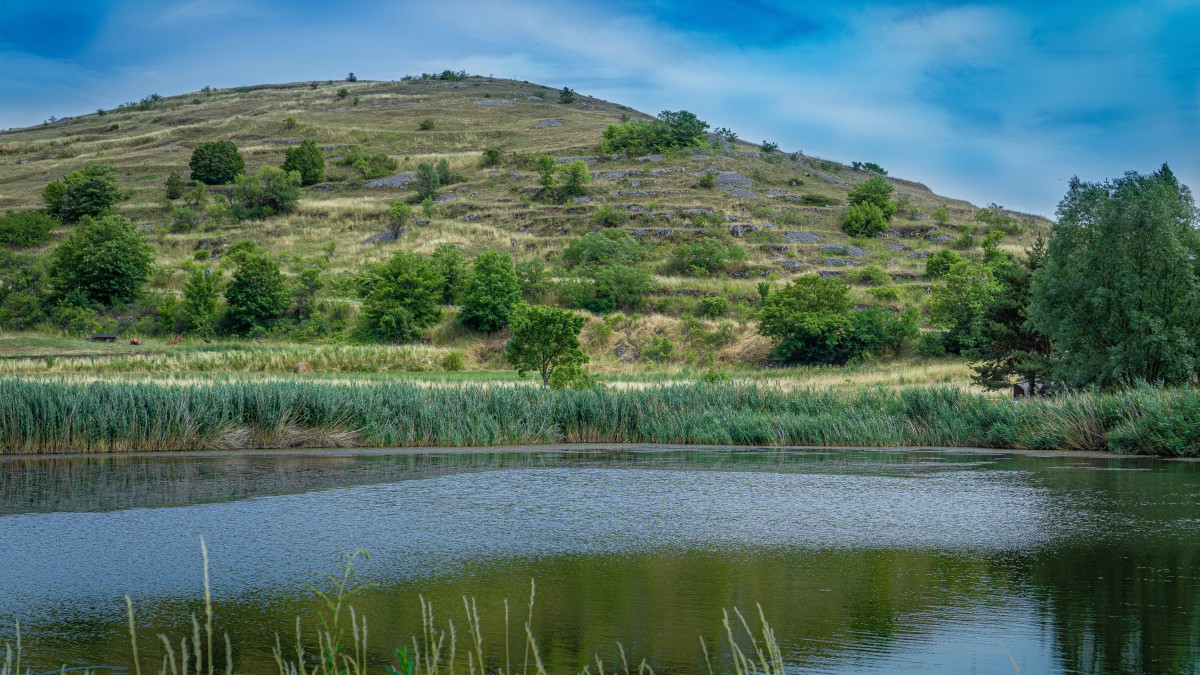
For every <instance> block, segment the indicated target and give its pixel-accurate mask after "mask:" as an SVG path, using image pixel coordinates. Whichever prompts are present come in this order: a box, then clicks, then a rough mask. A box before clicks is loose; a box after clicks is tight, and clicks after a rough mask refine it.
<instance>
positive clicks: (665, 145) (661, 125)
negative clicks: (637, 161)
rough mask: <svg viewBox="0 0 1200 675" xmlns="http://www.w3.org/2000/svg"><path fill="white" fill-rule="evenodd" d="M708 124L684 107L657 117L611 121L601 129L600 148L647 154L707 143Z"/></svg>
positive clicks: (611, 152)
mask: <svg viewBox="0 0 1200 675" xmlns="http://www.w3.org/2000/svg"><path fill="white" fill-rule="evenodd" d="M707 129H708V123H707V122H705V121H703V120H701V119H700V118H698V117H696V115H695V114H693V113H691V112H688V111H686V110H679V111H671V110H664V111H662V112H661V113H659V115H658V119H654V120H639V121H635V122H628V123H625V124H620V125H617V124H613V125H610V126H609V127H608V128H607V129H605V130H604V136H603V139H602V140H601V142H600V150H601V152H604V153H605V154H614V153H622V152H624V153H629V154H631V155H646V154H650V153H655V152H666V151H669V150H673V149H676V148H686V147H693V146H699V145H702V144H704V143H705V142H706V137H705V131H706V130H707Z"/></svg>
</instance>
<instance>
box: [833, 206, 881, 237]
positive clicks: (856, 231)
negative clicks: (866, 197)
mask: <svg viewBox="0 0 1200 675" xmlns="http://www.w3.org/2000/svg"><path fill="white" fill-rule="evenodd" d="M887 229H888V221H887V216H885V215H884V212H883V211H882V210H880V208H879V207H878V206H876V205H875V204H872V203H870V202H862V203H859V204H854V205H852V206H851V207H850V210H849V211H848V212H847V213H846V219H845V220H844V221H842V230H843V231H844V232H845V233H846V234H848V235H850V236H851V237H874V236H875V235H877V234H882V233H884V232H887Z"/></svg>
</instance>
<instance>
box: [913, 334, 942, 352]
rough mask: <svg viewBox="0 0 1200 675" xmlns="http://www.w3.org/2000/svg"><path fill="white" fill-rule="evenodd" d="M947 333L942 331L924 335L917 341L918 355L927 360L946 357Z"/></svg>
mask: <svg viewBox="0 0 1200 675" xmlns="http://www.w3.org/2000/svg"><path fill="white" fill-rule="evenodd" d="M945 336H946V334H945V332H943V331H940V330H934V331H929V332H928V333H922V334H921V337H920V339H918V340H917V353H918V354H920V355H921V356H924V357H926V358H936V357H938V356H945V355H946V339H945Z"/></svg>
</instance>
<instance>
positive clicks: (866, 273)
mask: <svg viewBox="0 0 1200 675" xmlns="http://www.w3.org/2000/svg"><path fill="white" fill-rule="evenodd" d="M846 278H847V279H849V280H850V281H852V282H854V283H856V284H865V285H868V286H880V285H883V284H890V283H891V282H892V277H891V276H889V275H888V273H887V272H884V271H883V269H882V268H880V267H879V266H878V265H867V266H866V267H863V268H861V269H856V270H851V271H850V272H848V273H847V274H846Z"/></svg>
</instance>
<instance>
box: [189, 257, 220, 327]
mask: <svg viewBox="0 0 1200 675" xmlns="http://www.w3.org/2000/svg"><path fill="white" fill-rule="evenodd" d="M220 299H221V289H220V273H217V274H214V273H213V272H212V271H211V270H200V269H198V270H194V271H193V272H192V274H191V276H189V277H188V279H187V281H185V282H184V284H183V304H182V305H181V306H180V308H179V314H180V319H181V320H182V323H183V328H184V330H186V331H188V332H189V333H192V334H195V335H199V336H200V337H211V336H212V335H213V334H214V333H215V332H216V327H217V304H218V303H219V302H220Z"/></svg>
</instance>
